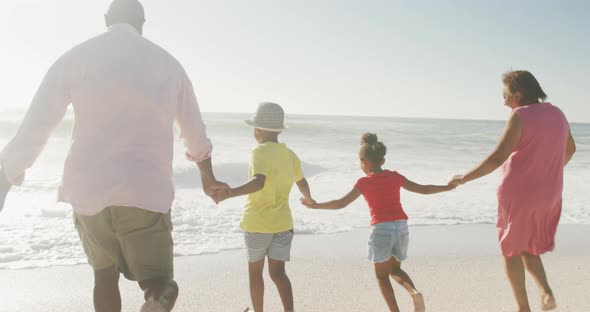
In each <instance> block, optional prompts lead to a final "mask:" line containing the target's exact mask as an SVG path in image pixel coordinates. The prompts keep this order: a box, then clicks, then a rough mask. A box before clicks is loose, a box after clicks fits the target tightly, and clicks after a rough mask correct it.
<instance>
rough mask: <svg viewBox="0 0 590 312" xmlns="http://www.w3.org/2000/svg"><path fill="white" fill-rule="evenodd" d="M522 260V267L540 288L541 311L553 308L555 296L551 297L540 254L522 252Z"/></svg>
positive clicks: (555, 306) (555, 304) (554, 306)
mask: <svg viewBox="0 0 590 312" xmlns="http://www.w3.org/2000/svg"><path fill="white" fill-rule="evenodd" d="M522 261H523V262H524V267H525V268H526V270H527V271H528V272H529V273H530V274H531V275H532V276H533V279H534V280H535V282H537V285H538V286H539V289H540V290H541V304H542V309H543V311H549V310H554V309H555V308H557V303H556V302H555V297H553V291H552V290H551V287H550V286H549V282H548V281H547V275H546V274H545V267H544V266H543V261H541V257H540V256H534V255H531V254H528V253H523V254H522Z"/></svg>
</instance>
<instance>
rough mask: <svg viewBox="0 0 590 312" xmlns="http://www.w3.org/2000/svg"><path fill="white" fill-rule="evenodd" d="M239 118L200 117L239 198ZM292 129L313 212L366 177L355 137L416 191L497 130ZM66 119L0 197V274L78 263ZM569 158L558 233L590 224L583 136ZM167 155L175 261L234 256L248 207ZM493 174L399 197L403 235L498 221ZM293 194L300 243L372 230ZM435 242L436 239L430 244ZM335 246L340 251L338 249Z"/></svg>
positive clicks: (15, 116)
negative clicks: (380, 145)
mask: <svg viewBox="0 0 590 312" xmlns="http://www.w3.org/2000/svg"><path fill="white" fill-rule="evenodd" d="M247 117H248V116H247V115H243V114H213V113H209V114H204V119H205V122H206V124H207V129H208V133H209V137H210V138H211V140H212V141H213V144H214V152H213V162H214V169H215V174H216V176H217V178H218V179H219V180H222V181H226V182H228V183H229V184H230V185H232V186H237V185H239V184H242V183H244V182H246V181H247V172H248V162H249V159H250V152H251V150H252V149H253V148H254V147H255V146H256V142H255V140H254V138H253V136H252V130H251V129H250V128H248V126H246V125H245V123H244V122H243V120H244V119H245V118H247ZM21 118H22V112H2V113H1V114H0V147H3V146H4V145H5V144H6V143H7V142H8V141H9V140H10V138H11V137H12V136H13V135H14V133H15V132H16V129H17V128H18V124H19V122H20V120H21ZM287 123H288V126H289V129H288V130H286V131H285V132H284V133H283V134H282V135H281V137H280V140H281V141H282V142H285V143H287V145H288V146H289V147H290V148H291V149H292V150H294V151H295V152H296V153H297V154H298V155H299V157H300V158H301V160H302V163H303V169H304V172H305V175H306V177H307V179H308V180H309V182H310V185H311V189H312V194H313V196H314V198H315V199H317V200H318V201H324V200H330V199H336V198H340V197H341V196H343V195H345V194H346V193H347V192H349V191H350V190H351V189H352V188H353V185H354V183H355V182H356V180H357V179H359V178H360V177H362V176H363V172H362V171H361V170H360V166H359V160H358V149H359V143H360V137H361V135H362V134H363V133H364V132H374V133H377V134H378V135H379V139H380V140H382V141H383V142H384V143H385V144H386V146H387V148H388V153H387V156H386V163H385V166H384V167H385V168H387V169H390V170H396V171H398V172H400V173H401V174H403V175H404V176H405V177H406V178H408V179H410V180H412V181H415V182H417V183H423V184H446V183H447V182H448V181H449V179H450V178H451V177H452V176H453V175H455V174H462V173H465V172H466V171H467V170H468V169H470V168H472V167H473V166H475V165H476V164H478V163H479V162H480V161H482V160H483V159H484V157H485V156H486V155H488V154H489V153H490V152H491V151H492V150H493V148H494V146H495V144H496V142H497V139H498V137H499V136H500V134H501V133H502V129H503V126H504V122H501V121H473V120H437V119H402V118H379V117H334V116H291V115H289V116H287ZM71 127H72V116H71V113H69V114H68V115H67V116H66V118H65V120H64V121H63V122H62V123H61V124H60V125H59V126H58V128H57V129H56V130H55V132H54V133H53V135H52V136H51V138H50V139H49V142H48V144H47V146H46V148H45V150H44V151H43V153H42V154H41V156H40V157H39V159H38V161H37V162H36V163H35V165H34V166H33V168H31V169H30V170H29V171H28V172H27V178H26V181H25V183H24V184H23V185H22V186H21V187H15V188H13V189H12V191H11V193H10V194H9V196H8V198H7V201H6V206H5V208H4V210H3V211H2V212H0V269H19V268H31V267H46V266H55V265H72V264H78V263H85V262H86V258H85V255H84V252H83V250H82V247H81V244H80V241H79V238H78V234H77V232H76V230H75V228H74V225H73V221H72V209H71V207H70V206H68V205H66V204H63V203H57V202H56V189H57V187H58V186H59V184H60V179H61V172H62V170H63V164H64V159H65V156H66V153H67V150H68V146H69V140H70V131H71ZM571 127H572V131H573V133H574V136H575V138H576V141H577V146H578V153H577V154H576V155H575V157H574V159H573V160H572V162H571V163H570V165H569V166H568V167H567V169H566V172H565V188H564V194H563V195H564V204H563V213H562V218H561V222H562V223H567V224H590V208H589V205H590V196H589V195H588V191H587V187H588V185H590V124H572V125H571ZM183 155H184V150H183V145H182V142H181V141H177V142H176V145H175V158H174V168H175V169H174V180H175V185H176V200H175V202H174V204H173V207H172V218H173V223H174V230H173V236H174V240H175V251H174V252H175V255H177V256H182V255H198V254H206V253H215V252H219V251H222V250H228V249H237V248H242V246H243V241H242V235H241V231H240V229H239V221H240V218H241V212H242V207H243V205H244V202H245V198H244V197H242V198H234V199H230V200H227V201H226V202H223V203H221V204H220V205H215V204H214V203H213V202H212V201H211V200H210V199H209V198H208V197H206V196H205V195H204V194H203V192H202V190H201V185H200V179H199V174H198V170H197V168H196V165H195V164H193V163H190V162H188V161H187V160H186V159H185V158H184V156H183ZM499 178H500V177H499V170H498V171H497V172H495V173H493V174H491V175H489V176H487V177H485V178H482V179H480V180H477V181H475V182H472V183H469V184H467V185H465V186H462V187H460V188H458V189H457V190H455V191H453V192H449V193H443V194H437V195H430V196H425V195H418V194H412V193H409V192H407V191H403V190H402V204H403V206H404V209H405V210H406V212H407V213H408V215H409V217H410V220H409V223H410V224H411V225H433V224H448V225H452V224H484V223H485V224H489V223H495V221H496V209H497V205H496V195H495V193H496V186H497V185H498V182H499ZM299 198H300V194H299V192H298V191H297V189H296V188H294V189H293V191H292V193H291V210H292V213H293V217H294V220H295V231H296V233H298V234H322V233H336V232H344V231H351V230H353V229H356V228H363V227H368V226H369V213H368V209H367V206H366V204H365V202H364V201H363V200H362V199H360V198H359V199H358V200H357V201H356V202H354V203H353V204H351V205H350V206H349V207H347V208H345V209H342V210H335V211H318V210H310V209H307V208H304V207H303V206H302V205H301V204H300V203H299ZM433 239H435V238H433ZM336 243H343V244H345V243H346V242H336Z"/></svg>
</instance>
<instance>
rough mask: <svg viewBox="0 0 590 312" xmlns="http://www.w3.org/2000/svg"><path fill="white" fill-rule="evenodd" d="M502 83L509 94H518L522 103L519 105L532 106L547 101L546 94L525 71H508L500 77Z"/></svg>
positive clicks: (531, 75)
mask: <svg viewBox="0 0 590 312" xmlns="http://www.w3.org/2000/svg"><path fill="white" fill-rule="evenodd" d="M502 82H503V83H504V85H505V86H506V87H508V91H510V94H515V93H517V92H520V94H521V95H522V101H521V103H520V104H532V103H537V102H540V101H545V100H546V99H547V94H545V92H544V91H543V89H542V88H541V85H540V84H539V82H538V81H537V79H536V78H535V76H533V74H531V73H530V72H528V71H526V70H510V71H507V72H506V73H504V75H502Z"/></svg>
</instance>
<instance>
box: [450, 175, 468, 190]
mask: <svg viewBox="0 0 590 312" xmlns="http://www.w3.org/2000/svg"><path fill="white" fill-rule="evenodd" d="M465 183H466V181H465V176H463V175H456V176H454V177H453V179H451V181H450V182H449V186H454V187H457V186H459V185H463V184H465Z"/></svg>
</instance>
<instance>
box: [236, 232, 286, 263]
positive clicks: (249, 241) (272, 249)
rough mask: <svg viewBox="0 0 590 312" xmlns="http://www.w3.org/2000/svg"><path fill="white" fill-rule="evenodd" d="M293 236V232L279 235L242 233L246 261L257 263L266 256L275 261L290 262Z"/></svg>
mask: <svg viewBox="0 0 590 312" xmlns="http://www.w3.org/2000/svg"><path fill="white" fill-rule="evenodd" d="M293 236H294V232H293V230H289V231H285V232H280V233H251V232H244V240H245V242H246V249H247V252H248V261H249V262H258V261H261V260H264V257H266V256H268V258H270V259H273V260H277V261H285V262H287V261H289V260H291V243H292V242H293Z"/></svg>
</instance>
